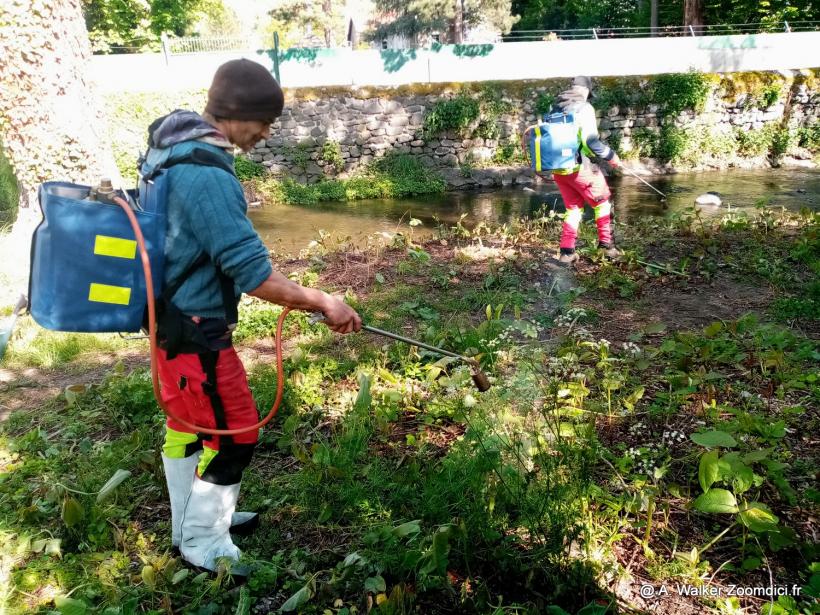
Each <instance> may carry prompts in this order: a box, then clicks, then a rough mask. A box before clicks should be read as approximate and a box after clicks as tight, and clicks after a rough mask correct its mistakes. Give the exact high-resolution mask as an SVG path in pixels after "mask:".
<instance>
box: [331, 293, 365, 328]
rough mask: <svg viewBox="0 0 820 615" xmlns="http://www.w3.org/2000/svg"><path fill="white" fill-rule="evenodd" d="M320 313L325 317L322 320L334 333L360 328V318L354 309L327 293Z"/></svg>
mask: <svg viewBox="0 0 820 615" xmlns="http://www.w3.org/2000/svg"><path fill="white" fill-rule="evenodd" d="M322 314H324V317H325V319H324V320H323V321H322V322H323V323H324V324H326V325H327V326H328V327H329V328H330V329H331V330H333V331H335V332H336V333H352V332H354V331H359V330H361V328H362V319H361V317H360V316H359V315H358V314H357V313H356V310H354V309H353V308H352V307H350V306H349V305H347V304H346V303H345V302H344V301H342V300H341V299H337V298H336V297H331V296H330V295H327V302H326V304H325V305H324V306H323V307H322Z"/></svg>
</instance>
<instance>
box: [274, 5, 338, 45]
mask: <svg viewBox="0 0 820 615" xmlns="http://www.w3.org/2000/svg"><path fill="white" fill-rule="evenodd" d="M341 4H342V2H340V0H335V1H334V0H322V1H321V2H320V1H318V0H281V1H280V2H278V3H277V6H276V8H274V9H273V10H272V11H270V13H269V16H270V18H271V23H270V24H269V26H268V29H269V30H270V31H277V32H279V36H280V38H281V42H282V45H283V46H284V47H304V46H315V45H323V46H325V47H333V46H334V45H336V44H338V43H339V42H340V41H341V40H343V38H344V35H345V23H344V16H343V15H342V14H341V12H340V5H341Z"/></svg>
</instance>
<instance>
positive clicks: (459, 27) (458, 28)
mask: <svg viewBox="0 0 820 615" xmlns="http://www.w3.org/2000/svg"><path fill="white" fill-rule="evenodd" d="M454 1H455V9H456V10H455V15H454V17H453V43H455V44H456V45H460V44H461V43H463V42H464V6H463V5H462V2H463V0H454Z"/></svg>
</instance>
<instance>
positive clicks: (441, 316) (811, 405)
mask: <svg viewBox="0 0 820 615" xmlns="http://www.w3.org/2000/svg"><path fill="white" fill-rule="evenodd" d="M818 223H820V219H818V217H817V215H816V214H809V213H804V214H802V215H792V214H786V213H783V212H778V211H771V210H768V209H766V208H765V207H761V209H760V210H759V211H758V212H755V213H752V214H751V215H748V216H745V215H741V214H732V215H727V216H726V217H723V218H712V219H704V218H703V217H701V216H700V215H699V214H698V213H697V212H692V213H687V214H684V215H682V216H676V217H672V218H669V219H643V220H641V221H639V222H638V223H636V224H635V225H634V226H632V227H627V228H621V227H619V228H618V233H619V234H620V235H621V241H620V245H621V246H622V247H624V248H625V249H626V255H625V258H624V260H623V261H622V262H620V263H608V262H605V261H603V260H601V259H600V257H599V256H598V255H597V254H596V251H595V249H594V245H595V241H594V228H593V225H591V224H587V225H584V226H583V228H582V243H581V246H582V247H581V254H582V255H583V257H584V260H583V262H584V264H583V265H582V266H581V267H580V268H579V270H578V271H577V279H576V280H575V281H574V282H573V281H572V278H571V276H569V275H568V274H567V273H566V272H565V271H562V270H558V271H557V272H556V270H555V269H554V268H552V265H551V255H552V251H553V249H554V248H553V246H554V242H555V240H556V238H557V235H558V231H559V222H558V220H557V219H556V218H554V217H552V216H544V217H540V218H538V217H537V218H535V219H534V220H531V221H527V222H521V223H518V224H515V225H512V226H509V225H508V226H504V227H501V228H497V229H488V228H487V227H486V226H481V227H479V228H478V229H476V230H474V231H470V230H467V229H465V228H464V227H462V226H461V225H458V226H456V227H454V228H443V227H442V228H440V229H438V230H437V234H436V237H435V238H434V239H432V240H430V241H429V242H426V243H424V244H418V243H414V242H412V241H411V240H410V239H409V237H411V235H408V234H405V235H398V236H397V239H396V243H394V244H393V245H389V246H385V247H384V248H381V249H379V250H377V251H374V252H367V253H358V252H350V251H348V252H345V253H340V254H339V253H329V252H327V251H326V250H325V249H324V248H323V247H322V244H318V245H317V246H316V248H315V251H314V253H313V254H312V255H311V258H310V259H309V260H303V261H297V262H291V263H281V264H280V265H281V267H282V268H283V269H284V270H286V271H289V272H290V275H292V276H293V277H294V278H295V279H299V280H301V281H303V282H305V283H310V284H318V285H321V286H322V287H324V288H333V287H335V288H337V289H339V290H345V289H346V291H347V295H348V298H349V301H351V302H352V303H354V304H355V305H356V306H357V308H358V309H359V310H360V311H361V313H362V314H363V315H364V317H365V318H366V320H367V321H369V322H371V323H373V324H375V325H377V326H382V327H384V328H388V329H394V330H398V331H403V332H406V333H409V334H412V335H416V336H418V337H419V338H421V339H424V340H426V341H428V342H431V343H434V344H440V345H444V346H446V347H448V348H451V349H453V350H456V351H458V352H461V353H465V354H468V355H472V356H475V357H477V358H478V359H479V360H480V362H481V364H482V366H483V368H484V369H485V370H486V371H487V372H488V373H489V374H490V376H491V379H492V381H493V388H492V389H491V390H490V391H488V392H486V393H477V392H476V391H475V390H474V389H473V388H472V382H471V379H470V375H469V372H468V370H467V369H466V368H465V367H464V366H462V365H459V364H458V363H455V362H452V361H450V360H448V359H441V358H439V357H436V356H433V355H431V354H429V353H427V352H425V351H419V350H418V349H416V348H411V347H408V346H406V345H402V344H392V343H387V342H386V341H385V340H382V339H375V338H372V337H369V336H367V335H364V334H362V335H352V336H346V337H334V336H332V335H331V334H329V333H328V332H327V330H326V329H324V328H323V327H321V326H313V325H310V324H309V323H308V321H307V319H306V317H305V316H304V315H294V317H292V318H291V321H290V324H289V327H288V329H289V330H288V333H287V337H288V352H287V360H286V362H285V372H286V373H285V377H286V382H287V388H286V394H285V400H284V405H283V408H282V410H281V411H280V416H279V417H278V418H277V420H276V422H275V423H274V424H273V425H272V426H271V427H269V428H268V429H266V430H265V431H264V433H263V435H262V439H261V443H260V447H259V450H258V452H257V455H256V458H255V460H254V463H253V465H252V467H251V469H250V470H249V472H248V473H247V478H246V481H245V486H244V489H243V497H242V502H241V503H242V508H243V509H255V510H259V511H261V513H262V515H263V523H262V527H261V529H260V530H258V531H257V533H256V534H255V535H254V536H253V537H250V538H246V539H240V544H241V546H242V548H243V550H244V552H245V555H246V557H247V559H248V560H249V562H251V563H253V564H254V565H255V572H254V573H253V575H252V576H251V578H250V580H249V582H248V583H247V584H246V585H243V586H239V587H236V586H234V585H233V584H232V583H231V581H230V579H229V575H227V574H224V575H219V576H218V577H213V576H208V575H207V574H199V573H198V572H197V571H194V570H189V569H187V568H186V567H185V566H184V565H183V564H182V563H181V562H180V560H179V559H178V558H175V557H173V555H172V554H171V552H170V544H169V540H170V539H169V520H168V507H167V503H166V496H165V494H164V489H165V487H164V479H163V476H162V469H161V468H162V464H161V462H160V458H159V453H160V442H161V435H162V429H161V416H160V414H159V411H158V409H157V406H156V404H155V402H154V400H153V396H152V392H151V386H150V381H149V378H148V375H147V372H146V370H145V367H144V366H137V367H136V368H135V369H131V368H130V367H126V363H118V362H117V361H118V356H120V357H122V356H123V355H122V353H123V345H124V342H122V341H121V340H119V339H117V338H114V337H112V338H110V339H109V338H105V337H94V338H81V339H80V338H77V339H78V341H77V342H76V344H79V346H80V347H79V348H72V349H71V350H70V352H69V351H62V352H58V353H55V352H51V351H48V352H46V349H49V348H62V347H63V346H64V345H65V344H66V343H67V342H65V341H64V340H68V339H74V338H71V337H70V336H64V335H58V334H54V333H45V332H43V331H40V330H38V329H36V328H35V327H34V325H33V324H32V323H31V322H30V321H28V319H24V320H23V322H22V323H21V327H20V329H19V331H18V333H17V334H16V335H15V337H14V339H13V340H12V344H11V347H10V354H9V356H8V357H7V363H6V364H5V365H4V367H5V368H6V369H8V370H10V371H9V373H10V374H11V375H12V377H11V379H9V378H4V379H3V381H2V384H1V385H0V404H3V406H11V407H15V408H18V409H17V411H16V412H14V413H13V414H12V415H11V416H10V417H9V418H8V419H7V420H6V421H5V422H3V423H2V427H0V503H1V504H2V505H1V506H0V578H3V579H7V580H8V582H7V583H5V584H3V585H2V587H3V590H2V591H3V592H5V593H4V594H3V595H2V597H1V598H2V600H4V601H5V606H6V609H7V612H9V613H10V614H17V613H31V612H34V613H48V612H52V611H54V610H55V609H56V611H57V612H60V613H64V614H66V615H68V614H71V615H74V614H79V613H82V614H92V613H99V614H105V615H125V614H131V613H170V612H175V613H189V614H212V615H215V614H221V613H225V614H227V613H239V614H248V613H251V612H253V613H268V612H278V611H280V610H281V611H282V612H302V613H322V614H324V613H332V614H334V615H343V614H344V615H349V614H351V613H366V612H371V613H433V614H435V613H453V612H459V613H469V612H475V613H497V614H501V613H545V612H546V613H552V614H561V613H572V614H575V613H583V614H585V615H589V614H592V613H598V614H601V613H606V612H610V613H614V612H629V611H641V610H645V609H648V608H650V607H652V606H653V605H654V604H655V602H654V600H652V599H646V598H642V597H641V595H640V593H639V591H638V590H639V588H640V586H641V585H643V584H648V585H652V586H653V587H656V588H657V587H660V585H661V584H662V583H666V584H667V585H670V587H672V585H671V584H674V583H679V584H692V585H694V586H697V587H701V588H718V587H719V588H724V589H725V588H728V587H729V586H730V585H732V584H737V585H740V586H749V587H760V588H765V587H767V586H768V585H769V584H770V583H771V584H773V585H775V586H777V587H781V586H788V587H792V586H794V587H798V588H800V589H801V593H800V595H795V593H794V592H792V594H793V595H789V596H775V597H774V598H773V599H772V600H769V599H768V598H766V597H762V598H761V597H740V598H738V597H728V596H725V595H724V596H723V597H720V598H718V597H710V596H708V595H707V596H703V597H680V596H677V595H676V594H674V591H673V592H672V593H673V594H674V595H672V596H670V597H659V598H657V599H656V600H660V601H661V602H660V608H659V612H665V613H674V612H707V611H708V610H709V609H712V610H713V611H715V612H721V613H740V612H741V609H747V610H746V611H744V612H751V613H766V614H767V615H769V614H772V615H773V614H789V615H792V614H794V615H797V614H808V613H813V612H816V603H815V599H816V597H817V595H818V591H820V577H819V576H818V574H820V568H819V567H818V566H820V564H818V563H817V562H820V558H819V557H818V553H817V545H816V543H815V540H814V536H815V533H816V517H815V515H814V514H813V513H812V511H813V510H816V506H817V503H818V498H820V493H818V491H817V485H816V474H817V469H818V465H817V449H816V445H815V444H814V434H815V433H816V431H817V429H818V419H820V416H818V407H820V404H818V402H820V386H818V377H819V376H820V374H818V370H817V365H818V359H820V352H819V350H820V349H818V345H817V342H816V339H817V334H818V332H820V320H818V316H820V314H818V311H819V310H818V301H820V297H818V289H817V276H818V273H820V238H819V237H818V230H820V224H818ZM485 258H488V260H483V259H485ZM241 309H242V325H241V327H240V329H239V330H238V331H237V339H238V340H239V344H240V347H241V348H243V349H244V350H243V353H244V355H245V358H246V360H247V362H248V364H249V368H250V371H251V386H252V388H253V390H254V393H255V395H256V398H257V401H258V403H259V406H260V408H262V409H265V408H267V407H269V405H270V404H271V402H272V400H273V397H274V394H275V370H274V369H273V368H272V367H271V365H270V363H269V361H268V360H266V354H267V352H266V348H267V346H266V344H265V342H264V338H265V337H266V336H267V335H268V333H269V332H270V331H271V330H272V326H273V322H274V321H275V318H276V316H277V314H278V310H277V309H276V308H274V307H270V306H267V305H264V304H261V303H259V302H256V301H245V302H243V304H242V306H241ZM92 340H96V341H92ZM74 343H75V342H71V344H74ZM133 343H134V342H132V343H131V344H133ZM71 344H68V345H69V346H70V345H71ZM38 349H40V350H39V351H38ZM260 352H261V353H262V354H260ZM44 356H48V357H50V358H49V359H47V360H46V359H45V358H43V357H44ZM38 357H39V358H38ZM126 360H127V362H129V363H130V364H132V365H133V357H131V356H130V355H128V356H127V357H126ZM101 365H102V366H103V367H102V371H101V367H100V366H101ZM31 370H34V371H31ZM89 370H94V372H93V373H94V374H95V376H94V377H90V376H88V375H87V373H88V372H89ZM72 374H74V376H73V380H72V379H71V375H72ZM67 375H68V376H69V379H68V380H66V376H67ZM53 378H59V379H60V381H61V382H66V381H69V382H70V381H75V382H89V383H90V384H92V386H91V387H90V388H89V390H88V391H87V392H86V393H84V394H81V395H80V396H79V397H77V398H76V399H73V398H72V399H71V400H66V398H65V397H64V395H62V394H59V392H56V393H54V394H47V393H45V392H43V391H40V389H39V388H38V387H41V386H48V383H49V382H50V381H51V379H53Z"/></svg>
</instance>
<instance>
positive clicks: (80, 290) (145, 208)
mask: <svg viewBox="0 0 820 615" xmlns="http://www.w3.org/2000/svg"><path fill="white" fill-rule="evenodd" d="M162 171H164V170H162V169H161V170H160V172H159V173H158V174H157V175H155V176H154V177H155V178H156V179H155V181H153V182H151V183H150V184H147V185H146V186H145V187H144V190H145V193H144V197H145V198H144V199H140V205H141V207H140V208H135V206H134V205H133V204H132V203H129V202H128V201H127V200H126V198H128V199H129V200H133V199H132V197H133V196H135V195H133V194H128V193H118V192H116V191H114V190H113V189H110V185H107V184H105V183H103V184H101V188H102V189H96V190H95V189H93V188H89V187H88V186H78V185H75V184H68V183H65V182H49V183H46V184H43V185H42V186H41V188H40V203H41V208H42V210H43V222H41V224H40V225H39V226H38V227H37V230H36V231H35V235H34V240H33V243H32V275H31V280H30V285H29V297H30V300H31V314H32V316H33V317H34V319H35V320H36V321H37V322H38V324H40V325H41V326H44V327H45V328H48V329H52V330H57V331H76V332H118V331H119V332H137V331H140V329H142V328H144V327H145V326H146V325H147V330H148V340H149V346H150V356H151V383H152V386H153V390H154V395H155V397H156V399H157V403H158V404H159V406H160V408H161V409H162V411H163V412H164V413H165V414H166V415H167V416H169V417H171V418H173V419H174V420H175V421H177V422H178V423H179V424H181V425H183V426H185V427H186V428H188V429H190V430H192V431H193V432H195V433H202V434H209V435H218V436H229V435H238V434H241V433H246V432H249V431H254V430H256V429H259V428H261V427H263V426H264V425H266V424H267V423H269V422H270V421H271V420H272V419H273V417H274V416H276V413H277V412H278V410H279V406H280V405H281V402H282V394H283V392H284V369H283V366H282V363H283V360H282V328H283V325H284V322H285V318H286V317H287V315H288V313H289V312H290V311H291V310H290V308H287V307H285V308H284V309H283V310H282V313H281V314H280V316H279V319H278V321H277V323H276V333H275V352H276V372H277V386H276V399H275V401H274V403H273V406H272V407H271V409H270V411H269V412H268V414H267V415H266V416H265V417H264V418H262V419H261V420H260V421H259V422H257V423H256V424H254V425H250V426H248V427H243V428H239V429H213V428H209V427H204V426H201V425H196V424H194V423H191V422H189V421H187V420H185V419H183V418H180V417H178V416H176V415H175V414H173V412H172V411H171V410H170V409H169V408H168V407H167V405H166V404H165V402H164V401H163V399H162V394H161V389H160V383H159V374H158V369H157V358H158V354H159V353H158V349H159V345H158V343H157V298H158V293H156V292H155V288H157V290H159V285H156V286H155V284H154V278H153V274H154V273H159V275H160V276H161V274H162V271H163V268H162V265H163V258H162V254H163V248H164V239H165V233H164V216H165V190H166V189H167V185H166V183H165V182H164V181H163V177H165V173H164V172H162ZM123 196H124V197H126V198H123ZM89 197H90V198H89ZM133 202H135V201H133ZM120 210H122V212H124V213H125V215H126V218H127V224H126V223H125V221H124V220H123V219H122V215H121V213H120ZM129 231H131V232H132V233H133V236H134V238H135V239H133V240H132V239H129V238H128V236H129V235H130V234H131V233H129ZM87 252H92V254H91V255H89V254H87ZM137 253H138V254H139V259H140V260H139V262H140V265H141V272H140V271H139V269H140V267H137V263H136V256H137ZM69 255H70V257H71V258H72V260H70V261H67V258H68V257H69ZM101 258H104V259H105V260H104V261H103V260H99V259H101ZM140 273H141V274H142V275H140ZM160 281H161V277H160ZM123 284H128V286H124V285H123ZM143 292H144V297H145V299H144V301H143V300H142V299H141V295H142V294H143ZM132 295H133V296H132ZM145 314H147V323H146V322H144V317H145ZM323 319H324V316H323V315H321V314H319V315H316V316H315V319H314V322H319V321H320V320H323ZM363 328H364V329H365V330H367V331H370V332H372V333H376V334H377V335H383V336H386V337H390V338H392V339H396V340H399V341H402V342H406V343H408V344H411V345H414V346H419V347H421V348H425V349H427V350H430V351H432V352H435V353H437V354H441V355H445V356H450V357H454V358H457V359H460V360H462V361H464V362H466V363H467V364H469V365H470V367H471V369H472V376H473V381H474V382H475V385H476V387H477V388H478V390H479V391H486V390H487V389H489V388H490V382H489V380H488V379H487V376H486V375H485V374H484V373H483V372H482V371H481V370H480V368H479V366H478V362H477V361H476V360H475V359H472V358H469V357H465V356H462V355H458V354H456V353H453V352H449V351H447V350H444V349H441V348H436V347H435V346H430V345H429V344H425V343H423V342H419V341H417V340H413V339H410V338H407V337H403V336H400V335H396V334H394V333H390V332H388V331H382V330H381V329H376V328H375V327H369V326H364V327H363Z"/></svg>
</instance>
